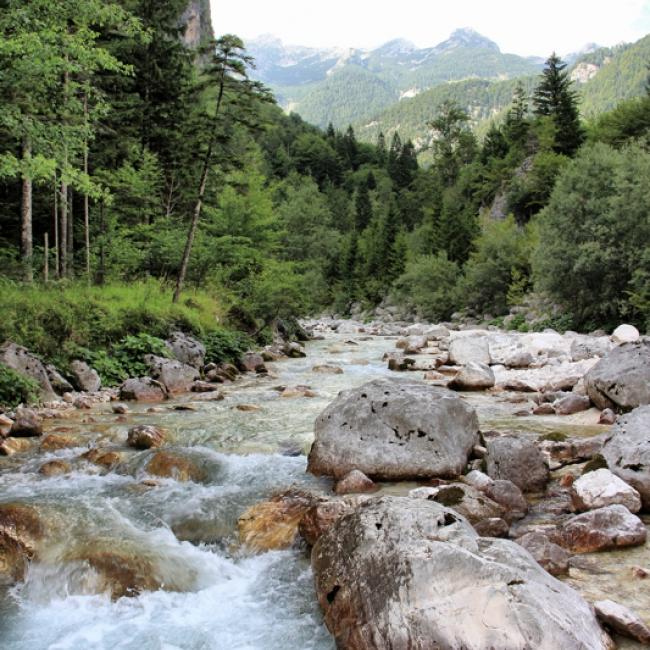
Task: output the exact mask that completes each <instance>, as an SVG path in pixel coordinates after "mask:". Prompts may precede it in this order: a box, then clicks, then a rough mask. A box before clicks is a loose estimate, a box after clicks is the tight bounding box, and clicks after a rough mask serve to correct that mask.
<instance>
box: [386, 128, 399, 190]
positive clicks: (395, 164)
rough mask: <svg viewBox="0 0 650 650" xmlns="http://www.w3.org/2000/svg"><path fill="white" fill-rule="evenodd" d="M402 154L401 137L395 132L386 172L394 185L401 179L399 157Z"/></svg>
mask: <svg viewBox="0 0 650 650" xmlns="http://www.w3.org/2000/svg"><path fill="white" fill-rule="evenodd" d="M401 154H402V139H401V138H400V137H399V133H398V132H397V131H395V133H394V134H393V139H392V141H391V143H390V149H389V151H388V155H387V157H386V170H387V171H388V175H389V176H390V177H391V179H392V180H393V182H394V183H396V182H397V181H396V179H397V178H399V157H400V156H401Z"/></svg>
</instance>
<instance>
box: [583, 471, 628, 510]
mask: <svg viewBox="0 0 650 650" xmlns="http://www.w3.org/2000/svg"><path fill="white" fill-rule="evenodd" d="M571 499H572V501H573V506H574V508H575V509H576V510H577V511H578V512H582V511H584V510H594V509H595V508H602V507H604V506H611V505H615V504H620V505H622V506H625V507H626V508H627V509H628V510H629V511H630V512H639V510H641V497H640V496H639V493H638V492H637V491H636V490H635V489H634V488H633V487H631V486H630V485H628V484H627V483H625V482H624V481H622V480H621V479H620V478H618V476H616V475H615V474H612V472H610V471H609V470H608V469H597V470H595V471H593V472H588V473H587V474H584V475H583V476H581V477H580V478H579V479H578V480H577V481H574V483H573V486H572V488H571Z"/></svg>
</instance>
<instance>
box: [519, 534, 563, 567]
mask: <svg viewBox="0 0 650 650" xmlns="http://www.w3.org/2000/svg"><path fill="white" fill-rule="evenodd" d="M516 541H517V544H519V545H520V546H523V547H524V548H525V549H526V550H527V551H528V552H529V553H530V554H531V555H532V556H533V557H534V558H535V561H536V562H537V563H538V564H539V565H540V566H541V567H542V568H544V569H546V571H548V572H549V573H550V574H551V575H554V576H558V575H567V574H568V573H569V559H570V558H571V556H570V555H569V553H567V551H565V550H564V549H563V548H562V547H561V546H558V545H557V544H555V543H554V542H552V541H551V540H550V539H549V538H548V537H547V536H546V535H545V534H544V533H542V532H531V533H527V534H526V535H523V536H522V537H519V538H518V539H517V540H516Z"/></svg>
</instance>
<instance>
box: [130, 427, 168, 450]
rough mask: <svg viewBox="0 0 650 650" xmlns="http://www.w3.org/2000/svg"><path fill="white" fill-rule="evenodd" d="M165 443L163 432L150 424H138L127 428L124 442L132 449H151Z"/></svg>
mask: <svg viewBox="0 0 650 650" xmlns="http://www.w3.org/2000/svg"><path fill="white" fill-rule="evenodd" d="M164 443H165V433H164V432H163V431H162V430H161V429H159V428H158V427H154V426H151V425H150V424H140V425H138V426H136V427H131V428H130V429H129V434H128V437H127V440H126V444H127V445H129V447H133V448H134V449H151V448H152V447H161V446H162V445H163V444H164Z"/></svg>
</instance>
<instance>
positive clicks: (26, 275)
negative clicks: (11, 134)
mask: <svg viewBox="0 0 650 650" xmlns="http://www.w3.org/2000/svg"><path fill="white" fill-rule="evenodd" d="M31 157H32V147H31V144H30V142H29V139H28V138H25V140H24V141H23V162H24V163H25V164H26V165H27V164H28V163H29V161H30V159H31ZM21 217H22V228H21V247H22V254H23V280H24V281H25V282H29V283H31V282H33V281H34V248H33V244H32V179H31V174H30V172H29V171H28V170H25V171H24V172H23V193H22V205H21Z"/></svg>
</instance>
